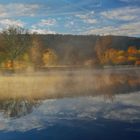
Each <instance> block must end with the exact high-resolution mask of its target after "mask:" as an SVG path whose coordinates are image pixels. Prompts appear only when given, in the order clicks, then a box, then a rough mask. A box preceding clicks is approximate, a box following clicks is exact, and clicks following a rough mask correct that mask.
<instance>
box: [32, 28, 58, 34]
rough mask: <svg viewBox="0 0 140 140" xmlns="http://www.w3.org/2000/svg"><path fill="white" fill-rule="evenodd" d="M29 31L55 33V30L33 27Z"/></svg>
mask: <svg viewBox="0 0 140 140" xmlns="http://www.w3.org/2000/svg"><path fill="white" fill-rule="evenodd" d="M30 33H37V34H56V33H55V31H50V30H46V29H39V28H33V29H31V30H30Z"/></svg>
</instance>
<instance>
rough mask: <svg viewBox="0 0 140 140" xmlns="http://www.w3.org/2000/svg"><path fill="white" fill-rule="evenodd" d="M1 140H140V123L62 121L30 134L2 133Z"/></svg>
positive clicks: (102, 120)
mask: <svg viewBox="0 0 140 140" xmlns="http://www.w3.org/2000/svg"><path fill="white" fill-rule="evenodd" d="M0 139H1V140H46V139H49V140H77V139H80V140H105V139H106V140H112V139H113V140H124V139H125V140H139V139H140V122H133V123H131V122H130V123H128V122H122V121H111V120H105V119H98V120H94V121H89V120H88V121H87V120H82V121H79V120H72V121H68V120H61V121H60V122H58V123H57V124H55V125H54V126H51V127H49V128H47V129H42V130H36V129H33V130H30V131H28V132H16V131H15V132H2V133H1V132H0Z"/></svg>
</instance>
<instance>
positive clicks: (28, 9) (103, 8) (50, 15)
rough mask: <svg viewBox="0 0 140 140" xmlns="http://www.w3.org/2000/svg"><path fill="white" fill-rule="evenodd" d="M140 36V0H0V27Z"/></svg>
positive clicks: (47, 32)
mask: <svg viewBox="0 0 140 140" xmlns="http://www.w3.org/2000/svg"><path fill="white" fill-rule="evenodd" d="M9 26H20V27H23V28H25V29H28V30H29V31H30V32H31V33H33V32H36V33H39V34H82V35H87V34H96V35H110V34H111V35H123V36H124V35H126V36H135V37H140V0H0V30H3V29H5V28H8V27H9Z"/></svg>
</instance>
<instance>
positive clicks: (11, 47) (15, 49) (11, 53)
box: [1, 26, 31, 68]
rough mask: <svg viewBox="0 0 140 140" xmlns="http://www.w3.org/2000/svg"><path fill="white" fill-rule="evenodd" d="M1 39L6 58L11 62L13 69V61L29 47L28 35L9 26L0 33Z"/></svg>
mask: <svg viewBox="0 0 140 140" xmlns="http://www.w3.org/2000/svg"><path fill="white" fill-rule="evenodd" d="M1 37H2V39H1V40H2V42H3V43H2V44H3V45H4V47H3V48H4V52H5V54H6V58H7V60H10V61H11V67H12V68H14V61H15V60H16V59H17V58H18V57H19V56H21V55H22V54H23V53H24V52H25V51H26V50H27V48H29V46H30V42H31V38H30V35H29V33H28V31H27V30H25V29H23V28H21V27H14V26H11V27H9V28H8V29H5V30H3V31H2V33H1Z"/></svg>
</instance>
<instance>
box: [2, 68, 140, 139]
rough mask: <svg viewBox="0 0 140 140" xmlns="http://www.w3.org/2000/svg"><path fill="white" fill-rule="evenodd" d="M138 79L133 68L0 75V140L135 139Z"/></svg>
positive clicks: (139, 121) (139, 107)
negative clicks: (7, 139)
mask: <svg viewBox="0 0 140 140" xmlns="http://www.w3.org/2000/svg"><path fill="white" fill-rule="evenodd" d="M139 75H140V72H139V68H135V69H134V68H132V69H131V68H130V69H129V68H118V69H114V68H106V69H71V70H68V69H66V70H48V71H45V72H34V73H33V72H32V73H18V74H14V73H13V74H1V76H0V132H1V133H0V138H2V139H6V138H7V137H8V136H9V135H10V137H9V139H10V140H18V139H40V137H41V138H42V139H43V140H45V139H46V138H47V139H58V138H59V139H77V138H79V139H87V140H92V139H93V138H94V137H96V138H97V139H104V138H106V139H112V138H113V139H116V140H117V139H127V140H129V139H135V140H138V139H139V138H140V135H139V130H140V127H139V126H140V112H139V110H140V95H139V94H140V76H139ZM69 134H71V135H69ZM115 134H117V136H116V137H115V138H114V135H115ZM68 135H69V137H67V136H68Z"/></svg>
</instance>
